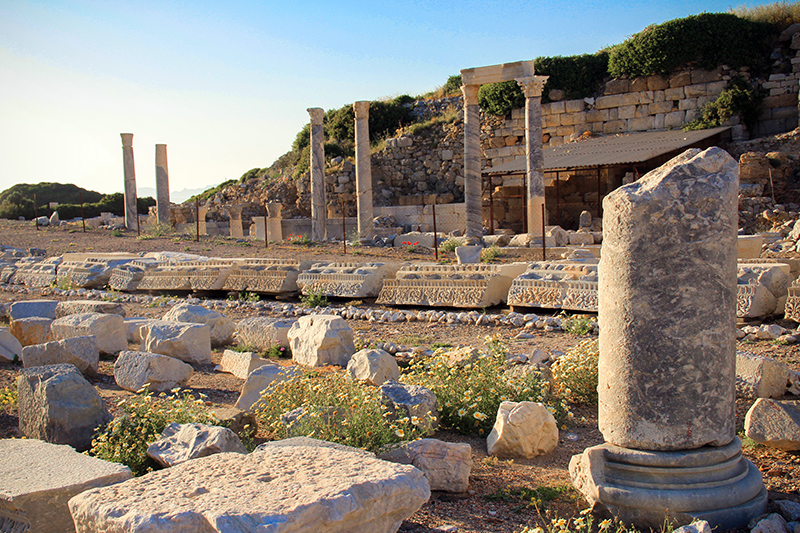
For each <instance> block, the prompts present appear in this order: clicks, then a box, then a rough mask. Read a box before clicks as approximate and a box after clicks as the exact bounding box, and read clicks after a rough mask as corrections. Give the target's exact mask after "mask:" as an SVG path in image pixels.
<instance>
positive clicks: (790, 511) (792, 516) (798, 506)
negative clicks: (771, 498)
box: [774, 500, 800, 522]
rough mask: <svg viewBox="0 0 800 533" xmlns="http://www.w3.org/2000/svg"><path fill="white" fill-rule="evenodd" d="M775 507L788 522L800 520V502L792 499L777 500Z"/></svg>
mask: <svg viewBox="0 0 800 533" xmlns="http://www.w3.org/2000/svg"><path fill="white" fill-rule="evenodd" d="M774 503H775V507H777V508H778V511H779V512H780V513H781V516H783V518H784V520H786V521H787V522H800V503H798V502H794V501H792V500H775V502H774Z"/></svg>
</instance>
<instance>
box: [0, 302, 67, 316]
mask: <svg viewBox="0 0 800 533" xmlns="http://www.w3.org/2000/svg"><path fill="white" fill-rule="evenodd" d="M57 306H58V300H27V301H24V302H14V303H13V304H11V309H10V310H9V313H8V316H9V317H11V320H19V319H20V318H29V317H34V316H37V317H43V318H49V319H51V320H52V319H55V318H56V307H57Z"/></svg>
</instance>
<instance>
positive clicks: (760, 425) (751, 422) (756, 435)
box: [744, 398, 800, 451]
mask: <svg viewBox="0 0 800 533" xmlns="http://www.w3.org/2000/svg"><path fill="white" fill-rule="evenodd" d="M744 432H745V435H747V436H748V437H750V438H751V439H753V440H754V441H756V442H758V443H760V444H764V445H765V446H771V447H773V448H779V449H781V450H786V451H796V450H800V402H796V401H794V402H792V401H784V402H779V401H776V400H772V399H768V398H759V399H758V400H756V401H755V403H754V404H753V406H752V407H751V408H750V410H749V411H747V415H745V418H744Z"/></svg>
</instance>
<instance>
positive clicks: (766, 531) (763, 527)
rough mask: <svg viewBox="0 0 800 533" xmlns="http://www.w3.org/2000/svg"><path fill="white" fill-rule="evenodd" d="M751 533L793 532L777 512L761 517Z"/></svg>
mask: <svg viewBox="0 0 800 533" xmlns="http://www.w3.org/2000/svg"><path fill="white" fill-rule="evenodd" d="M750 533H791V530H790V529H789V524H787V523H786V520H785V519H784V518H783V517H782V516H781V515H779V514H777V513H772V514H770V515H767V516H765V517H763V518H759V520H758V521H757V522H756V524H755V527H753V529H751V530H750Z"/></svg>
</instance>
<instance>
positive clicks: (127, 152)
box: [120, 133, 138, 229]
mask: <svg viewBox="0 0 800 533" xmlns="http://www.w3.org/2000/svg"><path fill="white" fill-rule="evenodd" d="M120 137H122V167H123V171H124V173H125V190H124V194H125V227H126V228H128V229H136V228H137V226H138V219H137V213H138V210H137V208H136V171H135V167H134V164H133V133H120Z"/></svg>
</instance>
